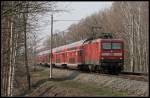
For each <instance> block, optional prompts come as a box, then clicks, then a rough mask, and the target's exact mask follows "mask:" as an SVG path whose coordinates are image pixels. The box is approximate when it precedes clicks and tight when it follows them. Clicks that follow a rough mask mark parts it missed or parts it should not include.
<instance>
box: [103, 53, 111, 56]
mask: <svg viewBox="0 0 150 98" xmlns="http://www.w3.org/2000/svg"><path fill="white" fill-rule="evenodd" d="M110 55H111V53H102V56H110Z"/></svg>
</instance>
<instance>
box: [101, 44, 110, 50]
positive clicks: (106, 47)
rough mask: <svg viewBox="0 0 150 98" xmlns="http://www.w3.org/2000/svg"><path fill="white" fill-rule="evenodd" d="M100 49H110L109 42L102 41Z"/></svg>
mask: <svg viewBox="0 0 150 98" xmlns="http://www.w3.org/2000/svg"><path fill="white" fill-rule="evenodd" d="M102 49H111V43H102Z"/></svg>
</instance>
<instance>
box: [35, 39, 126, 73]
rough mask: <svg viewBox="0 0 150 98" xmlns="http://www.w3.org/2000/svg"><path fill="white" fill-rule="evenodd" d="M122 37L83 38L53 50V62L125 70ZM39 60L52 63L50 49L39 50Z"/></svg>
mask: <svg viewBox="0 0 150 98" xmlns="http://www.w3.org/2000/svg"><path fill="white" fill-rule="evenodd" d="M123 45H124V43H123V40H121V39H101V38H98V39H93V40H81V41H78V42H75V43H72V44H68V45H64V46H60V47H57V48H54V49H53V50H52V52H53V53H52V55H53V56H52V64H53V65H54V66H56V67H64V68H73V69H80V70H90V71H99V72H109V73H113V74H118V73H120V72H121V71H122V70H123V63H124V51H123ZM37 61H38V62H39V63H41V64H50V49H45V50H42V51H41V52H39V54H38V56H37Z"/></svg>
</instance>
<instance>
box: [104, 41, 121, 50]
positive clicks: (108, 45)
mask: <svg viewBox="0 0 150 98" xmlns="http://www.w3.org/2000/svg"><path fill="white" fill-rule="evenodd" d="M121 48H122V44H121V43H115V42H113V43H108V42H107V43H102V49H121Z"/></svg>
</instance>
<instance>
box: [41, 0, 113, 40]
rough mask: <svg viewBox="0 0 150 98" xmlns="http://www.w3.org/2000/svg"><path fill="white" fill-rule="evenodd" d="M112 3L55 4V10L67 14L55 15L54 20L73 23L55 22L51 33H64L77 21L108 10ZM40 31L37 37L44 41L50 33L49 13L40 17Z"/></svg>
mask: <svg viewBox="0 0 150 98" xmlns="http://www.w3.org/2000/svg"><path fill="white" fill-rule="evenodd" d="M111 5H112V2H104V1H103V2H102V1H99V2H98V1H97V2H94V1H93V2H92V1H91V2H87V1H86V2H81V1H79V2H75V1H72V2H57V6H58V7H57V9H65V10H68V11H69V12H61V13H55V14H54V15H53V16H54V18H53V19H54V20H75V21H57V22H54V24H53V32H60V31H65V30H67V28H68V27H69V26H70V25H71V24H74V23H78V22H79V20H81V19H83V18H86V17H87V16H90V15H92V14H94V13H96V12H99V11H100V10H103V9H106V8H110V7H111ZM39 23H40V26H41V30H40V31H39V37H40V38H43V40H44V39H46V37H47V36H49V35H50V32H51V16H50V13H47V14H44V15H42V16H41V17H40V21H39Z"/></svg>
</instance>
